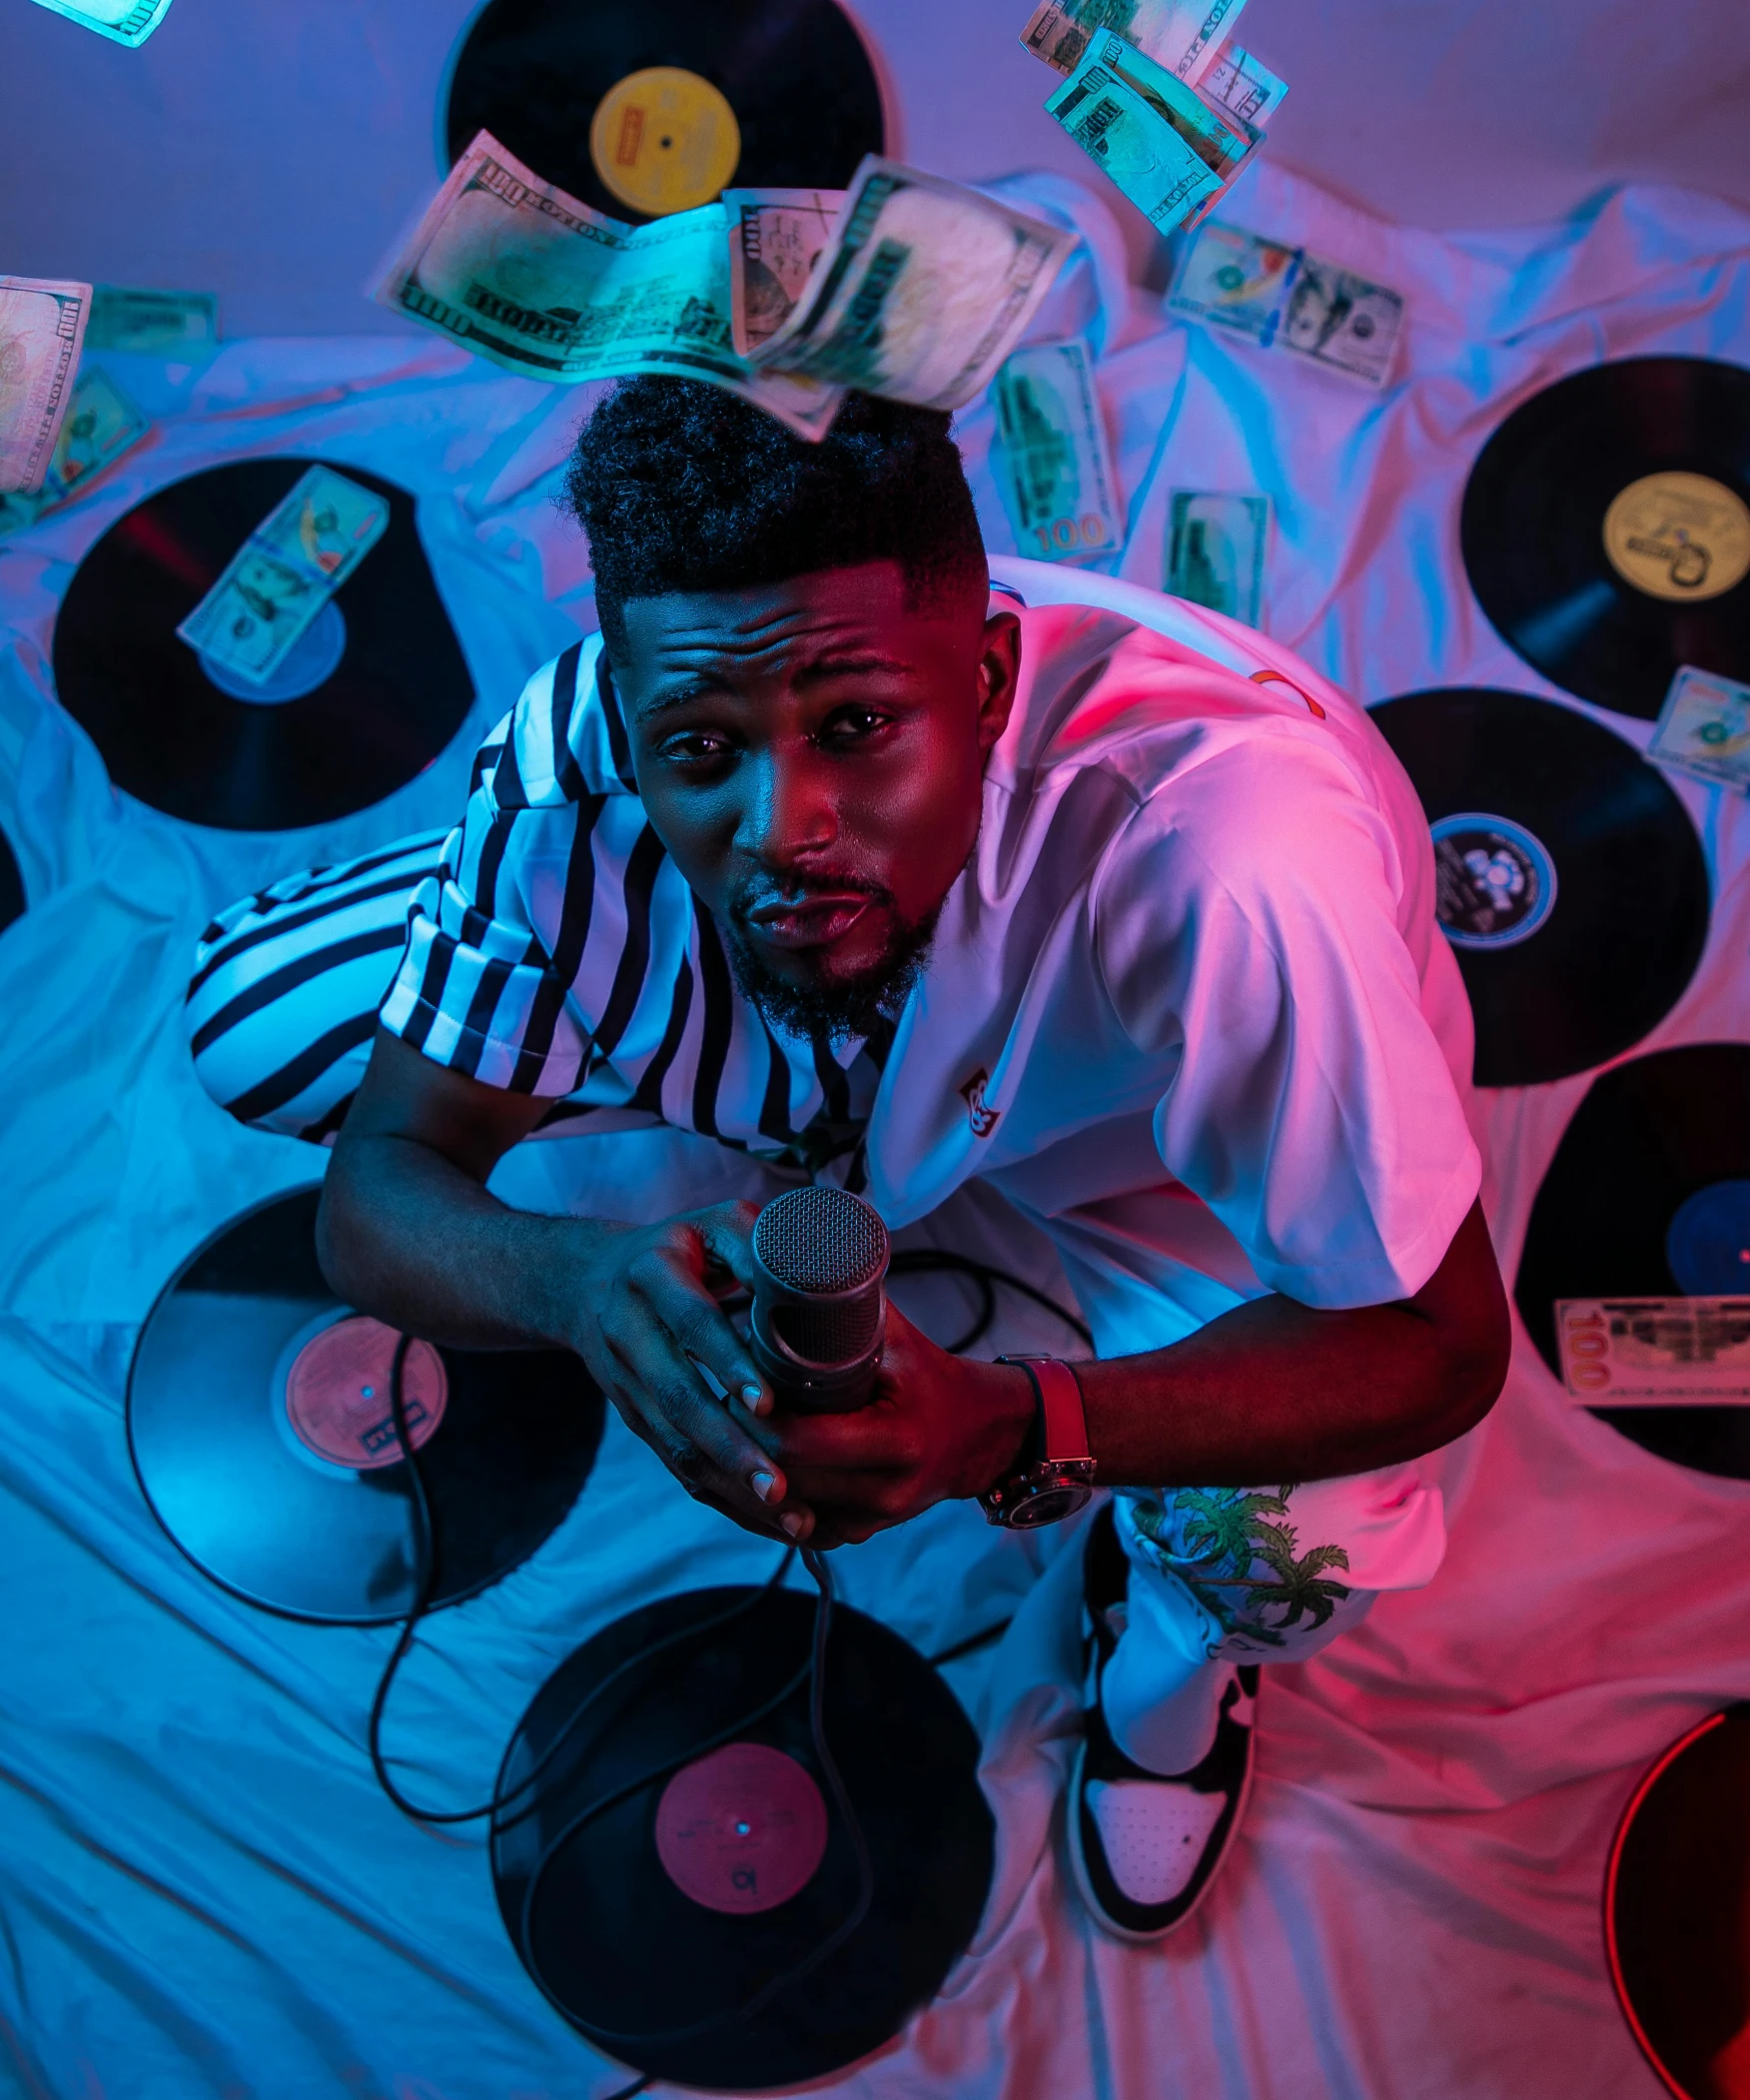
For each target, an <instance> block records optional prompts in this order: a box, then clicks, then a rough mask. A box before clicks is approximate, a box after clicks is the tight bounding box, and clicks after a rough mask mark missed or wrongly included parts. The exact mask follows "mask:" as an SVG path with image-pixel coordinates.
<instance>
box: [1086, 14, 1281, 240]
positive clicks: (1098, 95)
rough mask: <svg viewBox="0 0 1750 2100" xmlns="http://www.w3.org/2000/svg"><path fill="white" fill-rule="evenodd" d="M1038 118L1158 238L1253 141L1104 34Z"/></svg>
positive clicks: (1229, 172)
mask: <svg viewBox="0 0 1750 2100" xmlns="http://www.w3.org/2000/svg"><path fill="white" fill-rule="evenodd" d="M1045 113H1046V115H1047V116H1048V117H1052V118H1055V119H1056V121H1057V122H1058V123H1059V124H1061V125H1062V126H1063V128H1064V130H1065V131H1067V132H1068V133H1069V135H1070V137H1071V138H1072V139H1074V140H1075V142H1076V144H1077V145H1078V146H1080V147H1081V149H1082V150H1083V152H1084V153H1086V154H1087V155H1088V157H1089V158H1090V159H1091V160H1092V161H1094V163H1095V164H1096V165H1097V166H1098V167H1099V168H1101V169H1102V170H1103V171H1104V172H1105V173H1106V174H1107V175H1108V176H1110V177H1111V179H1112V180H1113V181H1114V182H1115V183H1116V184H1117V185H1118V187H1119V188H1120V189H1121V190H1122V191H1123V192H1124V194H1125V195H1126V196H1127V197H1128V198H1129V199H1130V201H1131V202H1132V204H1134V205H1135V206H1136V207H1137V209H1138V210H1139V211H1140V212H1142V213H1143V215H1144V216H1145V217H1146V218H1147V219H1148V220H1149V221H1150V222H1151V223H1152V224H1153V225H1154V226H1155V228H1156V229H1157V230H1158V231H1159V232H1161V233H1168V232H1171V230H1172V229H1173V228H1174V227H1176V226H1178V225H1179V224H1181V222H1182V221H1184V220H1186V219H1188V218H1190V217H1191V216H1192V215H1193V214H1194V213H1196V212H1198V211H1200V210H1202V209H1203V208H1204V207H1205V206H1206V205H1207V204H1209V203H1210V202H1211V201H1212V200H1213V199H1215V198H1216V197H1218V196H1219V195H1220V194H1221V192H1222V191H1223V189H1225V188H1226V186H1227V185H1228V184H1229V183H1230V182H1231V181H1232V180H1233V178H1234V176H1235V175H1236V174H1237V173H1238V171H1239V169H1240V167H1241V165H1242V163H1243V162H1244V161H1245V159H1246V157H1247V155H1248V154H1249V153H1251V151H1252V150H1253V148H1254V146H1255V145H1256V143H1257V137H1258V135H1257V134H1249V133H1247V132H1246V131H1244V130H1242V129H1239V128H1237V127H1236V126H1235V125H1234V124H1232V123H1230V122H1229V121H1228V120H1227V119H1226V118H1224V117H1223V116H1222V115H1221V114H1220V113H1219V112H1218V111H1216V110H1213V109H1211V108H1210V107H1209V105H1208V104H1207V103H1205V102H1204V101H1202V100H1201V98H1200V97H1199V96H1197V95H1196V94H1194V93H1193V92H1192V90H1191V89H1190V88H1188V87H1186V86H1185V85H1184V83H1183V82H1181V81H1179V80H1176V79H1175V78H1174V77H1173V75H1172V74H1171V73H1169V72H1167V71H1166V70H1165V69H1164V68H1163V67H1161V66H1158V65H1156V64H1155V62H1154V61H1153V60H1152V59H1149V58H1146V57H1144V55H1143V54H1142V53H1141V52H1140V51H1137V50H1135V49H1134V48H1133V47H1132V46H1131V45H1129V44H1127V43H1126V42H1125V41H1124V39H1123V38H1122V37H1118V36H1113V35H1110V34H1108V33H1106V32H1104V31H1103V32H1101V33H1100V34H1099V35H1097V36H1095V37H1094V38H1093V39H1092V40H1091V42H1090V43H1089V45H1088V48H1087V50H1086V52H1085V53H1084V55H1083V58H1082V62H1081V64H1080V65H1079V66H1078V67H1077V68H1076V70H1075V72H1074V73H1072V74H1071V75H1070V77H1069V79H1068V80H1067V81H1065V83H1064V85H1063V86H1062V87H1061V88H1059V89H1058V91H1057V93H1056V94H1055V95H1053V96H1052V97H1051V99H1050V100H1049V101H1048V102H1047V103H1046V105H1045Z"/></svg>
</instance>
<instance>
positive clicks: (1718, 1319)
mask: <svg viewBox="0 0 1750 2100" xmlns="http://www.w3.org/2000/svg"><path fill="white" fill-rule="evenodd" d="M1555 1327H1556V1335H1557V1338H1558V1340H1559V1343H1560V1348H1561V1375H1562V1384H1563V1385H1564V1386H1565V1387H1566V1388H1567V1391H1568V1395H1569V1398H1570V1399H1572V1400H1574V1401H1576V1402H1577V1403H1578V1404H1579V1405H1580V1406H1581V1407H1586V1408H1618V1407H1629V1408H1682V1407H1689V1408H1693V1407H1733V1406H1744V1405H1746V1404H1750V1298H1563V1299H1559V1300H1558V1301H1557V1302H1556V1308H1555Z"/></svg>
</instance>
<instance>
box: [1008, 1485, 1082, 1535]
mask: <svg viewBox="0 0 1750 2100" xmlns="http://www.w3.org/2000/svg"><path fill="white" fill-rule="evenodd" d="M1088 1494H1089V1491H1088V1490H1087V1489H1086V1488H1082V1487H1078V1486H1072V1485H1070V1484H1069V1483H1066V1484H1065V1485H1064V1486H1063V1487H1061V1488H1042V1489H1041V1490H1040V1491H1039V1493H1038V1494H1037V1495H1030V1496H1029V1497H1028V1498H1027V1500H1026V1501H1025V1502H1021V1503H1017V1504H1016V1506H1015V1508H1014V1510H1013V1511H1012V1512H1011V1513H1010V1517H1009V1522H1010V1524H1011V1525H1013V1526H1014V1528H1015V1529H1016V1530H1017V1531H1029V1532H1030V1531H1033V1530H1035V1529H1036V1528H1037V1527H1038V1526H1040V1525H1046V1524H1061V1523H1062V1522H1063V1520H1064V1519H1065V1518H1066V1517H1073V1516H1074V1515H1075V1514H1076V1512H1077V1511H1078V1510H1079V1509H1080V1508H1081V1507H1082V1505H1083V1504H1084V1503H1085V1502H1086V1501H1087V1500H1088Z"/></svg>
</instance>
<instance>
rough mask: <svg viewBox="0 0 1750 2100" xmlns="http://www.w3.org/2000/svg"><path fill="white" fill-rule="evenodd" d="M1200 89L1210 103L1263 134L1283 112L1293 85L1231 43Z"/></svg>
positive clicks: (1220, 52)
mask: <svg viewBox="0 0 1750 2100" xmlns="http://www.w3.org/2000/svg"><path fill="white" fill-rule="evenodd" d="M1197 89H1198V93H1199V94H1200V95H1201V96H1202V97H1203V98H1204V100H1205V101H1206V102H1213V103H1214V104H1215V106H1216V107H1217V108H1218V109H1221V110H1226V111H1227V113H1228V115H1229V116H1230V117H1236V118H1238V119H1239V121H1240V122H1241V123H1242V124H1246V125H1250V126H1251V127H1252V129H1253V130H1255V131H1262V130H1263V129H1264V128H1265V126H1266V125H1267V124H1268V123H1269V122H1270V120H1271V118H1272V117H1274V116H1275V115H1276V113H1277V111H1278V109H1280V108H1281V106H1282V100H1283V97H1284V96H1285V95H1286V94H1287V93H1288V92H1289V84H1288V82H1287V81H1286V80H1279V79H1278V78H1277V77H1276V75H1275V74H1274V73H1273V72H1272V71H1271V70H1270V68H1269V67H1268V66H1267V65H1266V64H1265V63H1264V62H1263V60H1262V59H1258V58H1255V57H1254V56H1253V55H1252V53H1251V52H1250V51H1247V50H1245V49H1243V48H1242V47H1241V46H1240V45H1239V44H1236V43H1234V42H1232V41H1230V42H1228V43H1226V44H1224V45H1223V46H1222V48H1221V50H1220V51H1218V52H1217V53H1216V56H1215V59H1214V62H1213V63H1212V64H1211V66H1210V68H1209V70H1208V71H1207V72H1206V73H1205V74H1204V76H1203V78H1202V79H1201V80H1200V81H1199V82H1198V84H1197Z"/></svg>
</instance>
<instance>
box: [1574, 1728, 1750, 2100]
mask: <svg viewBox="0 0 1750 2100" xmlns="http://www.w3.org/2000/svg"><path fill="white" fill-rule="evenodd" d="M1604 1940H1605V1947H1606V1950H1607V1952H1608V1955H1609V1960H1610V1980H1611V1982H1612V1983H1614V1984H1615V1986H1616V1994H1617V1998H1618V2000H1619V2002H1620V2003H1621V2006H1622V2010H1623V2013H1624V2015H1625V2017H1626V2018H1627V2020H1628V2024H1629V2028H1630V2030H1631V2032H1632V2033H1633V2035H1634V2038H1635V2040H1636V2041H1637V2042H1638V2043H1639V2044H1640V2046H1641V2048H1642V2049H1643V2050H1644V2051H1645V2053H1646V2056H1647V2060H1648V2062H1649V2063H1650V2064H1651V2065H1652V2067H1653V2069H1654V2070H1655V2071H1656V2072H1657V2073H1658V2075H1659V2076H1660V2077H1661V2078H1662V2079H1663V2080H1664V2082H1665V2084H1666V2086H1667V2087H1668V2088H1669V2089H1670V2091H1671V2092H1673V2093H1674V2094H1676V2095H1677V2100H1742V2096H1743V2095H1744V2094H1745V2093H1746V2092H1750V1705H1737V1706H1728V1707H1726V1708H1725V1710H1724V1711H1723V1712H1720V1713H1710V1714H1709V1715H1708V1717H1707V1719H1706V1720H1704V1721H1700V1722H1698V1723H1697V1724H1696V1726H1695V1727H1693V1728H1691V1729H1690V1730H1689V1731H1688V1733H1687V1734H1685V1735H1683V1736H1681V1737H1680V1738H1679V1739H1678V1740H1677V1741H1676V1742H1674V1743H1673V1744H1672V1745H1671V1747H1670V1748H1669V1749H1668V1750H1667V1751H1666V1752H1665V1753H1664V1755H1663V1756H1662V1757H1660V1758H1659V1759H1658V1760H1657V1762H1656V1763H1655V1764H1654V1765H1653V1767H1652V1769H1651V1770H1650V1771H1649V1772H1648V1773H1647V1774H1646V1776H1645V1777H1644V1778H1643V1779H1642V1780H1641V1782H1640V1784H1639V1785H1638V1786H1637V1787H1636V1788H1635V1790H1634V1793H1633V1795H1632V1796H1631V1798H1630V1800H1629V1804H1628V1807H1627V1808H1626V1809H1625V1810H1624V1811H1623V1817H1622V1821H1621V1823H1620V1825H1619V1826H1618V1828H1617V1832H1616V1838H1615V1842H1614V1843H1613V1844H1612V1845H1611V1848H1610V1861H1609V1865H1608V1867H1607V1868H1606V1871H1605V1879H1604Z"/></svg>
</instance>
